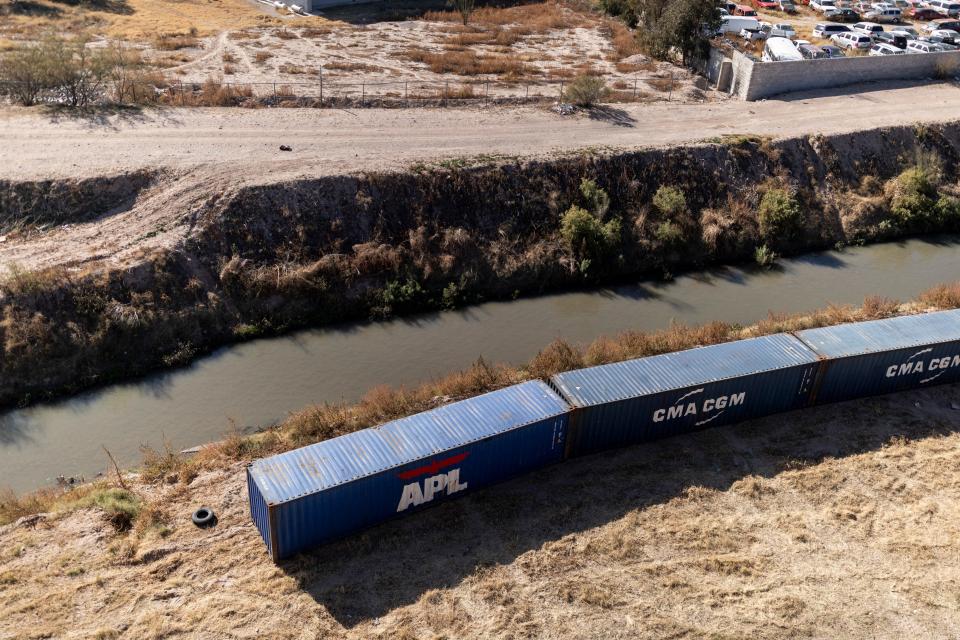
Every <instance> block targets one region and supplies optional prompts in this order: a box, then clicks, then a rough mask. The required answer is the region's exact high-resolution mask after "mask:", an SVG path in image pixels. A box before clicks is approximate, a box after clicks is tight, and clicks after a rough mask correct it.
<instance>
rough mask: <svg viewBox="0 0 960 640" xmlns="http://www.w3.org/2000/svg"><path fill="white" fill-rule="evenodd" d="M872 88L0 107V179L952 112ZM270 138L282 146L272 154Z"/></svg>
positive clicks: (927, 94) (641, 141)
mask: <svg viewBox="0 0 960 640" xmlns="http://www.w3.org/2000/svg"><path fill="white" fill-rule="evenodd" d="M884 86H885V87H888V88H886V89H883V88H881V86H880V85H869V86H865V87H861V88H860V92H859V93H857V92H852V93H847V92H845V93H842V94H840V93H837V94H835V95H831V94H825V93H822V92H820V93H809V94H794V95H792V96H790V97H789V98H788V99H782V100H768V101H764V102H756V103H744V102H739V101H732V100H731V101H727V102H720V103H714V104H658V105H617V106H616V107H613V108H611V109H609V110H607V111H605V112H598V113H595V114H592V115H586V114H582V115H577V116H566V117H563V116H559V115H557V114H555V113H553V112H551V111H549V110H547V109H544V108H536V107H523V108H503V107H478V108H457V109H446V110H444V109H411V110H382V109H357V110H352V111H346V110H339V109H334V110H326V109H324V110H319V109H263V110H246V109H193V110H183V109H176V108H172V109H161V110H147V111H143V112H128V113H119V114H112V115H97V116H91V117H69V116H65V115H62V114H61V115H50V114H49V113H44V112H38V111H35V110H34V111H27V110H8V111H5V112H3V113H0V177H3V178H14V179H30V178H55V177H82V176H88V175H98V174H103V173H115V172H122V171H127V170H131V169H139V168H143V167H161V166H162V167H169V168H172V169H191V168H195V167H197V166H200V165H218V166H220V167H223V168H233V169H235V171H236V172H237V173H236V175H237V176H238V177H241V176H243V177H245V178H247V179H250V178H254V179H256V177H258V176H262V175H265V174H267V173H273V172H281V173H290V172H292V173H293V174H299V175H303V174H309V175H319V174H324V173H331V172H343V171H353V170H360V169H385V168H399V167H404V166H409V165H410V164H411V163H413V162H417V161H424V160H438V159H442V158H450V157H462V156H472V155H481V154H491V155H494V154H503V155H511V156H513V155H523V156H536V155H545V154H550V153H555V152H558V151H571V150H576V149H583V148H628V147H638V146H658V145H670V144H677V143H684V142H691V141H697V140H703V139H707V138H710V137H713V136H717V135H722V134H726V133H753V134H763V135H772V136H791V135H800V134H812V133H833V132H844V131H853V130H857V129H863V128H870V127H877V126H885V125H893V124H902V123H903V122H913V121H928V122H929V121H944V120H951V119H954V118H956V117H957V109H956V107H957V104H958V100H960V89H958V87H957V85H955V84H949V83H939V84H927V85H919V86H909V85H905V84H901V85H898V86H895V87H893V88H889V87H890V85H889V84H886V85H884ZM281 144H286V145H290V146H292V147H293V151H292V152H282V151H279V146H280V145H281Z"/></svg>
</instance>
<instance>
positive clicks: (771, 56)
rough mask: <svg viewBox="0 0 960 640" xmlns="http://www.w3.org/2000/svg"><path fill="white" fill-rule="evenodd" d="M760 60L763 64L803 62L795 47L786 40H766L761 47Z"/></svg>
mask: <svg viewBox="0 0 960 640" xmlns="http://www.w3.org/2000/svg"><path fill="white" fill-rule="evenodd" d="M760 59H761V60H762V61H764V62H787V61H790V60H803V56H801V55H800V52H799V51H798V50H797V47H796V46H795V45H794V44H793V43H792V42H790V41H789V40H787V39H786V38H768V39H767V43H766V44H765V45H763V55H762V56H760Z"/></svg>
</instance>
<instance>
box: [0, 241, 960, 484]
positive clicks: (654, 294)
mask: <svg viewBox="0 0 960 640" xmlns="http://www.w3.org/2000/svg"><path fill="white" fill-rule="evenodd" d="M958 251H960V241H958V239H957V238H956V237H948V236H943V237H937V238H927V239H914V240H908V241H904V242H898V243H886V244H877V245H872V246H868V247H855V248H849V249H847V250H845V251H840V252H837V251H830V252H823V253H816V254H810V255H807V256H803V257H799V258H795V259H790V260H783V261H781V263H780V266H779V267H778V268H777V269H774V270H769V271H765V270H756V269H744V268H734V267H731V268H719V269H713V270H709V271H704V272H699V273H691V274H687V275H685V276H683V277H680V278H677V279H676V280H674V281H671V282H646V283H639V284H636V285H631V286H621V287H615V288H609V289H602V290H599V291H590V292H587V291H582V292H572V293H566V294H559V295H550V296H542V297H537V298H529V299H521V300H516V301H513V302H498V303H488V304H483V305H477V306H473V307H468V308H465V309H462V310H459V311H449V312H442V313H433V314H426V315H421V316H412V317H409V318H405V319H399V320H392V321H388V322H379V323H361V324H353V325H344V326H339V327H332V328H327V329H318V330H310V331H302V332H298V333H294V334H291V335H289V336H285V337H280V338H271V339H263V340H255V341H252V342H248V343H244V344H240V345H237V346H234V347H230V348H226V349H222V350H220V351H217V352H216V353H214V354H212V355H211V356H209V357H206V358H203V359H201V360H199V361H197V362H195V363H194V364H193V365H191V366H190V367H188V368H185V369H180V370H177V371H173V372H170V373H165V374H161V375H156V376H152V377H150V378H147V379H145V380H140V381H137V382H135V383H129V384H122V385H114V386H111V387H106V388H103V389H100V390H96V391H93V392H88V393H84V394H81V395H78V396H75V397H73V398H70V399H67V400H64V401H61V402H56V403H49V404H43V405H37V406H34V407H30V408H28V409H23V410H16V411H10V412H7V413H6V414H3V415H2V416H0V470H2V471H0V486H10V487H12V488H14V489H16V490H18V491H23V490H28V489H31V488H35V487H37V486H40V485H43V484H46V483H48V482H50V481H51V480H52V479H53V478H55V477H56V476H57V475H59V474H64V475H84V476H86V477H87V478H89V477H91V476H92V475H94V474H96V473H97V472H98V471H101V470H103V469H104V468H105V466H106V463H107V461H106V458H105V455H104V453H103V450H102V449H101V445H105V446H107V447H108V448H110V450H111V452H112V453H113V454H114V455H115V456H116V458H117V459H118V462H119V463H120V464H121V466H130V465H133V464H136V463H138V462H139V460H140V451H139V447H140V445H141V444H147V445H150V446H153V447H157V448H160V447H162V446H163V443H164V441H165V440H166V441H168V442H169V444H170V446H171V447H172V448H174V449H180V448H184V447H189V446H193V445H197V444H201V443H204V442H209V441H211V440H215V439H218V438H220V437H221V436H222V435H223V434H224V433H225V432H226V431H227V430H228V429H230V425H231V422H232V423H234V424H235V425H236V426H237V427H238V428H239V429H241V430H243V431H250V430H252V429H255V428H257V427H259V426H264V425H268V424H271V423H273V422H277V421H280V420H282V419H283V418H284V417H285V416H286V415H287V414H288V413H289V412H291V411H296V410H299V409H301V408H302V407H304V406H306V405H310V404H315V403H323V402H338V401H346V402H351V401H355V400H357V399H358V398H360V397H361V396H362V395H364V394H365V393H366V392H367V391H368V390H369V389H371V388H373V387H376V386H378V385H391V386H396V385H415V384H417V383H418V382H422V381H425V380H429V379H432V378H435V377H437V376H440V375H443V374H445V373H448V372H450V371H452V370H456V369H460V368H464V367H467V366H469V364H470V363H472V362H473V361H475V360H476V359H477V358H478V357H481V356H482V357H483V358H485V359H486V360H487V361H493V362H509V363H520V362H523V361H526V360H528V359H529V358H530V357H531V356H533V355H534V354H535V353H536V351H537V350H538V349H539V348H541V347H543V346H544V345H545V344H547V343H548V342H550V341H551V340H553V339H555V338H563V339H565V340H568V341H570V342H585V341H589V340H592V339H594V338H595V337H597V336H598V335H601V334H608V335H609V334H615V333H618V332H621V331H625V330H655V329H660V328H664V327H667V326H669V325H670V323H671V322H680V323H685V324H700V323H705V322H710V321H713V320H720V321H725V322H732V323H744V324H746V323H750V322H754V321H756V320H759V319H761V318H763V317H764V316H766V315H767V313H768V312H769V311H776V312H800V311H806V310H809V309H813V308H816V307H822V306H824V305H826V304H828V303H837V304H847V303H858V302H860V301H861V300H862V299H863V298H864V296H866V295H872V294H882V295H885V296H889V297H895V298H900V299H907V298H911V297H913V296H915V295H917V294H918V293H920V292H921V291H923V290H924V289H927V288H929V287H931V286H933V285H935V284H936V283H938V282H944V281H952V280H956V279H957V278H958V269H957V264H958V261H957V258H958V256H960V253H958Z"/></svg>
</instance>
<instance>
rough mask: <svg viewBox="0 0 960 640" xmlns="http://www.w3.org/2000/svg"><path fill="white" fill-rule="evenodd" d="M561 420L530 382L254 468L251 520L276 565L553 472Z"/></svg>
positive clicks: (553, 402) (543, 389)
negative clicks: (525, 476) (452, 500)
mask: <svg viewBox="0 0 960 640" xmlns="http://www.w3.org/2000/svg"><path fill="white" fill-rule="evenodd" d="M568 411H569V407H568V406H567V404H566V403H565V402H564V401H563V400H562V399H561V398H560V397H559V396H558V395H557V394H556V393H554V391H553V390H552V389H550V387H548V386H547V385H546V384H545V383H544V382H541V381H539V380H537V381H533V382H525V383H523V384H519V385H516V386H513V387H508V388H506V389H500V390H499V391H494V392H492V393H487V394H484V395H481V396H477V397H475V398H470V399H469V400H463V401H461V402H454V403H451V404H448V405H446V406H443V407H439V408H437V409H432V410H430V411H426V412H424V413H419V414H417V415H414V416H410V417H408V418H404V419H402V420H395V421H394V422H389V423H387V424H384V425H381V426H379V427H376V428H373V429H365V430H363V431H358V432H356V433H351V434H348V435H345V436H341V437H339V438H334V439H332V440H327V441H324V442H320V443H318V444H314V445H310V446H308V447H304V448H302V449H297V450H295V451H288V452H287V453H282V454H280V455H276V456H272V457H270V458H264V459H261V460H257V461H256V462H254V463H253V464H252V465H251V466H250V467H249V468H248V470H247V488H248V490H249V494H250V514H251V516H252V517H253V520H254V522H255V523H256V525H257V528H258V529H260V535H261V536H263V539H264V541H265V542H266V544H267V548H268V549H269V551H270V554H271V555H272V556H273V558H274V560H279V559H282V558H285V557H287V556H290V555H292V554H294V553H297V552H298V551H301V550H303V549H307V548H309V547H312V546H315V545H317V544H320V543H323V542H326V541H328V540H332V539H334V538H338V537H341V536H344V535H347V534H349V533H352V532H354V531H357V530H359V529H362V528H364V527H368V526H370V525H373V524H376V523H378V522H381V521H383V520H387V519H388V518H391V517H393V516H397V515H400V514H407V513H411V512H413V511H417V510H419V509H423V508H426V507H428V506H430V505H432V504H435V503H437V502H439V501H441V500H445V499H447V498H449V497H452V496H459V495H462V494H463V493H465V492H467V491H471V490H473V489H478V488H480V487H483V486H487V485H490V484H493V483H495V482H499V481H501V480H506V479H507V478H510V477H512V476H515V475H518V474H521V473H525V472H528V471H531V470H533V469H536V468H538V467H543V466H546V465H548V464H551V463H554V462H559V461H560V460H562V459H563V450H564V444H565V440H566V429H567V414H568Z"/></svg>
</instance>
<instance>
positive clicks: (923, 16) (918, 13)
mask: <svg viewBox="0 0 960 640" xmlns="http://www.w3.org/2000/svg"><path fill="white" fill-rule="evenodd" d="M907 17H909V18H910V19H911V20H936V19H937V18H939V17H940V14H939V13H937V12H936V11H934V10H933V9H931V8H930V7H914V8H913V9H910V10H909V11H907Z"/></svg>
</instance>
